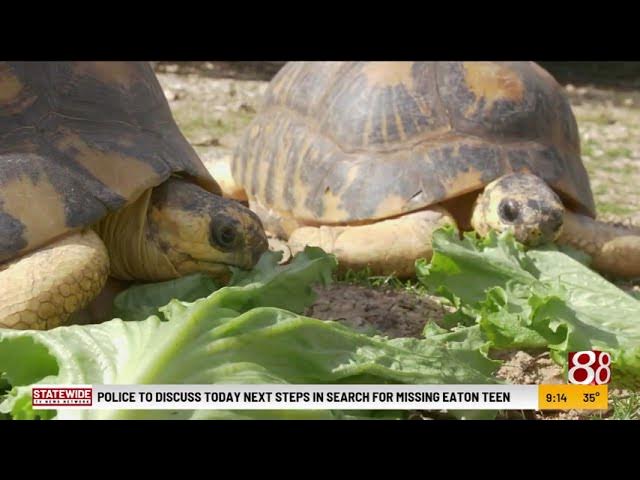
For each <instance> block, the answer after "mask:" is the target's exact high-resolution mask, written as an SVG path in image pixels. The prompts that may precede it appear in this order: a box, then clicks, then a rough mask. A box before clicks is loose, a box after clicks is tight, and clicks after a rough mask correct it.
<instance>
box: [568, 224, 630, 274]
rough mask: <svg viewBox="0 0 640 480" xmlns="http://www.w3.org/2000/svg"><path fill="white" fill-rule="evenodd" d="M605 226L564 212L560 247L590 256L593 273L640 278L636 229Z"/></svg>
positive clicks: (624, 226) (623, 226)
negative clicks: (567, 247)
mask: <svg viewBox="0 0 640 480" xmlns="http://www.w3.org/2000/svg"><path fill="white" fill-rule="evenodd" d="M628 223H629V225H625V224H614V223H606V222H601V221H598V220H594V219H592V218H589V217H585V216H584V215H578V214H575V213H571V212H565V216H564V226H563V229H562V233H561V235H560V237H559V238H558V241H559V242H560V243H564V244H567V245H570V246H572V247H575V248H578V249H580V250H582V251H584V252H586V253H588V254H589V255H590V256H591V260H592V266H593V268H594V269H596V270H598V271H600V272H603V273H608V274H612V275H616V276H619V277H627V278H633V277H640V225H636V224H634V223H632V222H628Z"/></svg>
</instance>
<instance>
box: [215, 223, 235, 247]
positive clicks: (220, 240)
mask: <svg viewBox="0 0 640 480" xmlns="http://www.w3.org/2000/svg"><path fill="white" fill-rule="evenodd" d="M212 230H213V232H212V233H213V238H214V239H215V242H216V243H217V244H218V245H220V246H221V247H222V248H231V247H233V246H234V245H235V243H236V239H237V238H238V231H237V229H236V227H235V225H233V224H232V223H222V224H220V225H216V226H214V227H213V229H212Z"/></svg>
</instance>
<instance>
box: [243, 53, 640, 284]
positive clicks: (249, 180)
mask: <svg viewBox="0 0 640 480" xmlns="http://www.w3.org/2000/svg"><path fill="white" fill-rule="evenodd" d="M231 170H232V173H233V177H234V180H235V181H236V182H237V183H238V184H239V185H240V186H242V187H243V188H244V190H245V192H246V196H247V198H248V201H249V204H250V206H251V208H252V209H253V210H254V211H256V212H257V213H258V215H259V216H260V217H261V219H262V221H263V223H264V225H265V228H266V229H267V230H268V231H270V232H271V233H272V234H275V235H277V236H279V237H282V238H284V239H288V243H289V245H290V247H291V249H292V251H293V252H295V251H298V250H300V249H301V248H303V247H304V245H307V244H310V245H317V246H320V247H322V248H323V249H325V250H326V251H329V252H332V253H334V254H336V256H337V257H338V258H339V260H340V263H341V265H342V267H347V268H362V267H365V266H368V267H369V268H370V269H371V270H372V272H373V273H378V274H392V273H395V274H397V275H399V276H410V275H412V274H413V273H414V263H415V260H416V259H417V258H430V257H431V254H432V251H431V241H430V240H431V235H432V233H433V231H434V230H435V229H436V228H438V227H440V226H442V225H444V224H454V225H456V226H458V227H459V228H460V229H462V230H469V229H471V228H473V229H475V230H476V231H477V232H478V233H479V234H481V235H484V234H486V233H488V231H489V230H497V231H504V230H512V231H513V232H514V234H515V237H516V238H517V239H518V240H519V241H520V242H523V243H525V244H527V245H537V244H539V243H542V242H545V241H557V242H559V243H564V244H569V245H572V246H574V247H577V248H579V249H581V250H583V251H585V252H586V253H588V254H590V255H591V257H592V260H593V263H592V265H593V267H594V268H596V269H598V270H600V271H601V272H606V273H611V274H614V275H619V276H624V277H634V276H639V275H640V228H637V227H635V226H633V225H627V226H624V225H620V224H618V225H613V224H608V223H604V222H600V221H596V220H595V216H596V209H595V203H594V198H593V194H592V191H591V188H590V183H589V178H588V175H587V172H586V170H585V167H584V165H583V163H582V161H581V157H580V142H579V135H578V128H577V124H576V120H575V117H574V115H573V113H572V111H571V107H570V105H569V102H568V99H567V98H566V96H565V94H564V92H563V90H562V88H561V87H560V85H559V84H558V83H557V82H556V81H555V80H554V79H553V77H552V76H551V75H550V74H548V73H547V72H546V71H545V70H544V69H542V68H541V67H540V66H538V65H537V64H535V63H532V62H291V63H289V64H287V65H286V66H285V67H284V68H283V69H282V70H281V71H280V72H279V73H278V74H277V75H276V76H275V77H274V79H273V80H272V82H271V83H270V85H269V88H268V89H267V91H266V94H265V99H264V104H263V106H262V108H261V111H260V112H259V114H258V115H257V116H256V118H255V119H254V120H253V121H252V123H251V124H250V125H249V126H248V128H247V129H246V131H245V132H244V135H243V137H242V139H241V141H240V142H239V145H238V147H237V150H236V154H235V156H234V159H233V161H232V166H231Z"/></svg>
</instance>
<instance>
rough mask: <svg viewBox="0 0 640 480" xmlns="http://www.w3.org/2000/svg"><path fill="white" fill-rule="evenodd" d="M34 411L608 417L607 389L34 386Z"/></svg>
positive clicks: (432, 386) (478, 386) (343, 386)
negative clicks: (577, 413)
mask: <svg viewBox="0 0 640 480" xmlns="http://www.w3.org/2000/svg"><path fill="white" fill-rule="evenodd" d="M31 393H32V404H33V408H34V409H40V410H42V409H62V408H65V409H87V410H104V409H108V410H119V409H122V410H571V409H580V410H606V409H607V408H608V401H607V400H608V399H607V396H608V388H607V385H575V384H556V385H273V384H271V385H37V386H34V387H32V391H31Z"/></svg>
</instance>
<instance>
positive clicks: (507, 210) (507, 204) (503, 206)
mask: <svg viewBox="0 0 640 480" xmlns="http://www.w3.org/2000/svg"><path fill="white" fill-rule="evenodd" d="M498 214H499V215H500V218H502V220H504V221H505V222H508V223H513V222H515V221H516V220H517V219H518V217H519V216H520V204H519V203H518V202H517V201H516V200H513V199H511V198H505V199H504V200H502V201H501V202H500V205H499V206H498Z"/></svg>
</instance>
